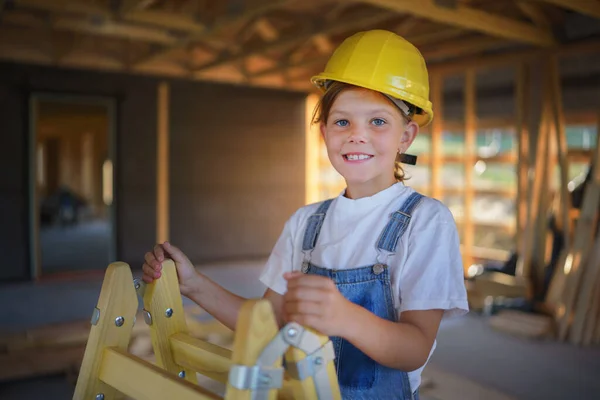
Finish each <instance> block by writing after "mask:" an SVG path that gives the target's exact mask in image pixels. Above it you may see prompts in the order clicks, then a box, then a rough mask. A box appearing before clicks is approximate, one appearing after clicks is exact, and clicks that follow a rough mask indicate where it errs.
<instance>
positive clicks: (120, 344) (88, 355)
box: [74, 262, 138, 399]
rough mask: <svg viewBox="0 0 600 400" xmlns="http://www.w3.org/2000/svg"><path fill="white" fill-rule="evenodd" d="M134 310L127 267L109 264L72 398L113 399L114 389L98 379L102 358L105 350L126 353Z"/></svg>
mask: <svg viewBox="0 0 600 400" xmlns="http://www.w3.org/2000/svg"><path fill="white" fill-rule="evenodd" d="M137 307H138V300H137V295H136V293H135V288H134V286H133V276H132V274H131V269H130V268H129V265H127V264H125V263H122V262H116V263H112V264H110V265H109V266H108V268H107V270H106V274H105V276H104V281H103V282H102V289H101V290H100V296H99V298H98V303H97V306H96V309H97V310H98V311H99V313H98V319H97V323H96V324H92V327H91V330H90V336H89V339H88V341H87V344H86V348H85V354H84V356H83V361H82V363H81V368H80V372H79V377H78V379H77V385H76V387H75V394H74V398H76V399H91V398H95V397H96V394H98V393H103V394H104V396H105V398H106V399H109V398H112V397H114V395H115V389H114V388H113V387H110V386H109V385H107V384H105V383H103V382H102V381H101V380H100V379H99V376H100V372H101V369H102V361H103V360H102V357H103V354H104V350H105V349H106V348H107V347H114V348H119V349H121V350H123V351H126V350H127V348H128V346H129V340H130V338H131V331H132V328H133V324H134V317H135V313H136V310H137Z"/></svg>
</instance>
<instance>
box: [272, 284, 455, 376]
mask: <svg viewBox="0 0 600 400" xmlns="http://www.w3.org/2000/svg"><path fill="white" fill-rule="evenodd" d="M285 277H286V279H287V280H288V291H287V293H286V294H285V295H284V305H283V313H284V319H285V320H287V321H294V322H297V323H299V324H301V325H306V326H309V327H311V328H314V329H315V330H317V331H319V332H321V333H322V334H324V335H328V336H340V337H343V338H344V339H346V340H348V341H349V342H350V343H352V344H353V345H354V346H356V347H357V348H358V349H360V350H361V351H362V352H363V353H365V354H366V355H368V356H369V357H371V358H372V359H373V360H375V361H377V362H378V363H380V364H383V365H385V366H388V367H391V368H396V369H400V370H403V371H414V370H416V369H418V368H420V367H421V366H423V365H424V364H425V363H426V362H427V358H428V357H429V353H430V351H431V347H432V346H433V342H434V340H435V337H436V335H437V331H438V327H439V325H440V321H441V319H442V315H443V310H426V311H405V312H403V313H402V314H401V316H400V321H399V322H394V321H388V320H385V319H383V318H380V317H378V316H376V315H375V314H373V313H371V312H369V311H368V310H366V309H365V308H363V307H360V306H358V305H356V304H354V303H352V302H350V301H348V300H347V299H346V298H345V297H344V296H343V295H342V294H341V293H340V292H339V291H338V290H337V288H336V286H335V284H334V283H333V281H331V280H330V279H328V278H325V277H322V276H316V275H303V274H300V273H289V274H285Z"/></svg>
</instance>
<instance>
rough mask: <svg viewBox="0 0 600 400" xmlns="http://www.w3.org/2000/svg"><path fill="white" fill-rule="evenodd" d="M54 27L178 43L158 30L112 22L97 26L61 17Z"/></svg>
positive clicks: (151, 41) (92, 33) (162, 42)
mask: <svg viewBox="0 0 600 400" xmlns="http://www.w3.org/2000/svg"><path fill="white" fill-rule="evenodd" d="M52 27H53V28H55V29H57V30H65V31H71V32H77V33H87V34H91V35H100V36H112V37H119V38H126V39H130V40H138V41H143V42H149V43H159V44H163V45H172V44H173V43H176V41H177V39H176V38H175V37H174V36H172V35H170V34H168V33H166V32H163V31H160V30H157V29H153V28H145V27H141V26H133V25H129V24H124V23H119V22H114V21H111V20H105V21H103V22H101V23H98V24H96V23H92V22H91V21H89V20H85V19H74V18H64V17H61V18H58V19H56V20H55V21H54V22H53V24H52Z"/></svg>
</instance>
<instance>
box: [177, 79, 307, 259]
mask: <svg viewBox="0 0 600 400" xmlns="http://www.w3.org/2000/svg"><path fill="white" fill-rule="evenodd" d="M170 112H171V199H170V202H171V203H170V206H171V207H170V213H171V240H172V241H173V242H174V243H177V245H179V246H181V247H182V248H183V249H184V250H185V252H186V253H187V254H188V255H189V256H190V258H191V259H192V260H193V261H195V262H197V263H200V262H203V261H209V260H215V259H222V258H232V257H233V258H235V257H252V256H259V257H262V256H266V255H268V254H269V253H270V251H271V250H272V247H273V245H274V244H275V241H276V240H277V237H278V236H279V234H280V233H281V230H282V229H283V224H284V222H285V221H286V220H287V219H288V218H289V217H290V216H291V214H292V213H293V212H294V211H295V210H296V209H297V208H298V207H300V206H302V205H303V202H304V96H302V95H300V94H297V93H280V92H279V93H278V92H274V91H271V90H260V89H246V88H233V87H227V86H220V85H200V84H190V83H187V82H185V83H184V82H181V83H177V84H174V85H172V87H171V111H170Z"/></svg>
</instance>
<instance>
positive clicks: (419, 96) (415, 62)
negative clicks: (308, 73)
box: [311, 29, 433, 126]
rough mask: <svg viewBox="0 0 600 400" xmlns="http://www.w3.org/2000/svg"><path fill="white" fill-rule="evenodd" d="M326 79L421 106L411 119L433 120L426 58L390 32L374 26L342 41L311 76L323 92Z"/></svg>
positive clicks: (420, 122) (419, 120) (426, 122)
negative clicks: (325, 62)
mask: <svg viewBox="0 0 600 400" xmlns="http://www.w3.org/2000/svg"><path fill="white" fill-rule="evenodd" d="M328 81H338V82H344V83H348V84H351V85H355V86H360V87H363V88H366V89H371V90H375V91H378V92H381V93H383V94H386V95H388V96H391V97H393V98H396V99H400V100H403V101H406V102H407V103H410V104H412V105H414V106H416V107H418V108H419V109H420V110H419V111H418V112H417V113H416V114H415V115H414V116H413V118H412V119H413V120H414V121H415V122H416V123H417V124H419V126H425V125H427V124H429V123H430V122H431V120H432V119H433V110H432V105H431V101H429V76H428V73H427V67H426V65H425V59H424V58H423V56H422V55H421V52H419V50H418V49H417V48H416V47H415V46H413V45H412V44H411V43H410V42H408V41H407V40H406V39H404V38H402V37H400V36H398V35H397V34H395V33H393V32H389V31H385V30H379V29H376V30H371V31H366V32H359V33H356V34H354V35H352V36H350V37H349V38H347V39H346V40H344V42H343V43H342V44H341V45H340V46H339V47H338V48H337V49H336V50H335V51H334V53H333V55H332V56H331V58H330V59H329V61H328V62H327V66H326V67H325V71H324V72H322V73H320V74H319V75H317V76H314V77H312V78H311V82H312V83H314V84H315V85H316V86H317V87H318V88H320V89H321V90H323V91H325V90H326V88H327V85H326V84H327V82H328Z"/></svg>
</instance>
